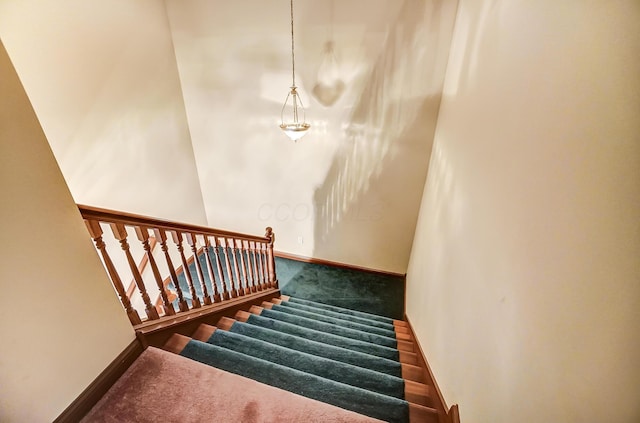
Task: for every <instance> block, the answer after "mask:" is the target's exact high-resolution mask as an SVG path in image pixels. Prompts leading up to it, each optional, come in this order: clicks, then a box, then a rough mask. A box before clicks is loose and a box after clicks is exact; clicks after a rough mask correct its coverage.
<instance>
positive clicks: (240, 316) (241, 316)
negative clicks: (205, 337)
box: [218, 310, 251, 325]
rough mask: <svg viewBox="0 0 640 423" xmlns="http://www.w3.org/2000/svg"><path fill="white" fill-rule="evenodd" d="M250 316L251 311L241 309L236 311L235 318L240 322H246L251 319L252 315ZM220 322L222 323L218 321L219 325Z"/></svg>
mask: <svg viewBox="0 0 640 423" xmlns="http://www.w3.org/2000/svg"><path fill="white" fill-rule="evenodd" d="M250 316H251V313H249V312H248V311H242V310H240V311H238V312H237V313H236V315H235V319H236V320H237V321H238V322H246V321H247V320H249V317H250ZM219 324H220V323H219V322H218V325H219Z"/></svg>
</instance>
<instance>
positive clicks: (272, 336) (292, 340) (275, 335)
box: [193, 317, 402, 377]
mask: <svg viewBox="0 0 640 423" xmlns="http://www.w3.org/2000/svg"><path fill="white" fill-rule="evenodd" d="M204 326H206V325H201V327H204ZM217 326H218V328H219V329H223V330H228V331H230V332H234V333H239V334H241V335H246V336H250V337H252V338H256V339H261V340H263V341H266V342H270V343H273V344H276V345H280V346H283V347H287V348H290V349H293V350H297V351H301V352H306V353H309V354H313V355H316V356H319V357H324V358H329V359H331V360H336V361H341V362H343V363H347V364H351V365H354V366H359V367H364V368H366V369H370V370H375V371H377V372H380V373H384V374H388V375H391V376H396V377H402V365H401V364H400V363H399V362H398V361H394V360H389V359H386V358H382V357H377V356H374V355H371V354H366V353H362V352H359V351H354V350H351V349H348V348H344V347H337V346H333V345H329V344H326V343H322V342H318V341H316V340H312V339H305V338H302V337H299V336H295V335H290V334H288V333H284V332H278V331H276V330H272V329H268V328H264V327H261V326H255V325H250V324H247V323H243V322H239V321H236V320H234V319H230V318H228V317H223V318H222V319H220V321H219V322H218V324H217ZM199 330H200V328H199ZM193 337H194V338H196V339H201V338H199V337H196V336H195V334H194V336H193Z"/></svg>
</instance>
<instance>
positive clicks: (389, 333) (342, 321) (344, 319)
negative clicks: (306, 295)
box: [262, 301, 396, 340]
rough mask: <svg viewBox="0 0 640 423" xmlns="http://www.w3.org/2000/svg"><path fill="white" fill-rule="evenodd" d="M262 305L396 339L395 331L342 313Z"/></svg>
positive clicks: (272, 304) (266, 303)
mask: <svg viewBox="0 0 640 423" xmlns="http://www.w3.org/2000/svg"><path fill="white" fill-rule="evenodd" d="M262 307H264V308H268V309H270V310H275V311H279V312H282V313H289V314H293V315H296V316H300V317H306V318H307V319H313V320H316V321H318V322H324V323H330V324H332V325H339V326H342V327H345V328H349V329H355V330H359V331H362V332H368V333H373V334H376V335H380V336H386V337H388V338H391V339H394V340H395V339H396V333H395V331H394V330H393V328H392V329H383V328H379V327H376V326H370V325H367V324H363V323H359V322H355V321H351V320H348V316H346V315H342V316H341V317H333V316H329V315H327V314H321V313H318V312H311V311H306V310H300V309H297V308H293V307H287V306H284V305H279V304H274V303H270V302H266V301H265V302H263V303H262Z"/></svg>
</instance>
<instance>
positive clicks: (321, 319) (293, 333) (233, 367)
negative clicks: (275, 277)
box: [164, 296, 440, 423]
mask: <svg viewBox="0 0 640 423" xmlns="http://www.w3.org/2000/svg"><path fill="white" fill-rule="evenodd" d="M164 349H165V350H167V351H171V352H174V353H176V354H179V355H181V356H183V357H187V358H190V359H192V360H196V361H198V362H200V363H204V364H206V365H209V366H213V367H216V368H218V369H221V370H224V371H227V372H230V373H235V374H238V375H241V376H244V377H247V378H250V379H253V380H255V381H258V382H261V383H264V384H268V385H272V386H274V387H276V388H280V389H283V390H286V391H290V392H293V393H296V394H298V395H302V396H305V397H308V398H311V399H314V400H318V401H322V402H324V403H328V404H331V405H334V406H337V407H340V408H343V409H347V410H351V411H354V412H356V413H360V414H363V415H366V416H369V417H373V418H376V419H379V420H383V421H388V422H411V423H417V422H427V423H437V422H439V421H440V420H439V419H440V416H439V415H438V412H437V410H436V409H435V401H436V394H435V392H434V389H433V387H432V386H430V385H427V384H426V381H427V377H426V374H425V371H424V370H423V369H422V368H421V367H419V366H418V356H417V353H416V352H417V349H416V348H415V346H414V340H413V339H412V336H411V334H410V331H409V329H408V327H407V324H406V322H404V321H398V320H393V319H389V318H386V317H382V316H376V315H372V314H368V313H363V312H359V311H354V310H349V309H344V308H340V307H335V306H330V305H326V304H322V303H317V302H313V301H308V300H303V299H299V298H292V297H288V296H281V297H280V298H279V299H277V298H274V299H273V300H271V302H263V303H262V306H252V307H251V308H250V309H249V310H248V311H238V312H237V313H236V315H235V318H229V317H223V318H222V319H220V321H219V322H218V323H217V325H216V326H210V325H206V324H202V325H200V326H199V327H198V328H197V330H196V331H195V332H194V333H193V334H192V335H191V337H187V336H184V335H179V334H174V335H173V336H172V337H171V338H170V339H169V341H168V342H167V343H166V344H165V346H164Z"/></svg>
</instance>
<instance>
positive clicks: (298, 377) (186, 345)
mask: <svg viewBox="0 0 640 423" xmlns="http://www.w3.org/2000/svg"><path fill="white" fill-rule="evenodd" d="M216 332H217V331H216ZM221 332H222V331H221ZM166 349H168V350H170V351H173V352H177V353H179V354H180V355H182V356H184V357H189V358H191V359H194V360H196V361H199V362H201V363H204V364H208V365H211V366H214V367H217V368H219V369H222V370H225V371H228V372H231V373H236V374H239V375H242V376H245V377H248V378H251V379H254V380H256V381H259V382H262V383H266V384H269V385H272V386H275V387H278V388H281V389H284V390H287V391H290V392H294V393H297V394H299V395H303V396H306V397H308V398H312V399H316V400H319V401H323V402H326V403H329V404H332V405H336V406H338V407H342V408H345V409H347V410H351V411H355V412H357V413H360V414H364V415H367V416H370V417H374V418H378V419H381V420H384V421H387V422H398V423H407V422H409V421H410V418H411V421H412V422H413V421H416V422H417V421H425V422H433V423H436V422H437V421H438V414H437V411H436V410H435V409H431V408H428V407H425V406H421V405H417V404H410V403H409V402H407V401H405V400H400V399H398V398H394V397H390V396H387V395H383V394H379V393H375V392H371V391H368V390H366V389H362V388H357V387H354V386H350V385H347V384H344V383H340V382H336V381H332V380H329V379H325V378H322V377H319V376H316V375H313V374H309V373H306V372H303V371H300V370H295V369H291V368H288V367H285V366H282V365H279V364H275V363H272V362H270V361H266V360H263V359H260V358H256V357H252V356H249V355H246V354H243V353H239V352H236V351H232V350H229V349H226V348H222V347H219V346H217V345H211V344H208V343H205V342H201V341H196V340H192V339H191V338H188V337H185V336H182V335H177V334H176V335H173V337H172V338H171V339H170V340H169V341H168V342H167V346H166ZM417 418H421V419H422V420H415V419H417ZM427 419H428V420H427Z"/></svg>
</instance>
